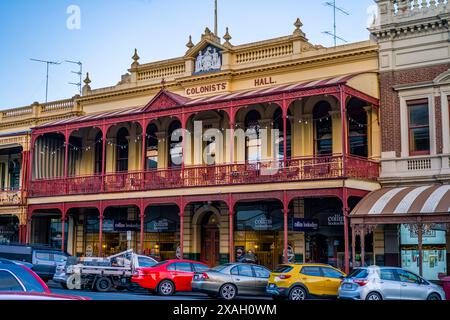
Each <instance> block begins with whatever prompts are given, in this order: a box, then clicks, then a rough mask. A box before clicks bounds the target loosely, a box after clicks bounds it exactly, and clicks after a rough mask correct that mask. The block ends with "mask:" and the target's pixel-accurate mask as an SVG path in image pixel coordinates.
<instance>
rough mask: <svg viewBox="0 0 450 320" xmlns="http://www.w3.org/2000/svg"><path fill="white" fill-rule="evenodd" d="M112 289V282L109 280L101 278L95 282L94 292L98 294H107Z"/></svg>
mask: <svg viewBox="0 0 450 320" xmlns="http://www.w3.org/2000/svg"><path fill="white" fill-rule="evenodd" d="M111 288H112V281H111V279H110V278H107V277H101V278H100V279H98V280H97V281H96V282H95V290H97V291H98V292H108V291H110V290H111Z"/></svg>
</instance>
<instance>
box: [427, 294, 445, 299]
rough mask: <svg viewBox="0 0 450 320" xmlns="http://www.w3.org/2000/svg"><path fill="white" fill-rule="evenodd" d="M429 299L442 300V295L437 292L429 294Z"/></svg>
mask: <svg viewBox="0 0 450 320" xmlns="http://www.w3.org/2000/svg"><path fill="white" fill-rule="evenodd" d="M427 300H442V299H441V296H440V295H438V294H437V293H432V294H430V295H429V296H428V298H427Z"/></svg>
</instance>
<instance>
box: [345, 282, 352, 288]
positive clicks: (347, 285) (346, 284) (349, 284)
mask: <svg viewBox="0 0 450 320" xmlns="http://www.w3.org/2000/svg"><path fill="white" fill-rule="evenodd" d="M352 287H353V286H352V285H351V283H345V284H344V285H343V288H344V289H351V288H352Z"/></svg>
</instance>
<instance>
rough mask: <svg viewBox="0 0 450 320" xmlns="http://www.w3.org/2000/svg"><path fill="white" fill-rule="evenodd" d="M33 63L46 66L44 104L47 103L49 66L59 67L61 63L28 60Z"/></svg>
mask: <svg viewBox="0 0 450 320" xmlns="http://www.w3.org/2000/svg"><path fill="white" fill-rule="evenodd" d="M30 60H31V61H34V62H41V63H45V64H47V77H46V83H45V103H47V102H48V71H49V66H50V65H59V64H61V62H55V61H46V60H39V59H30Z"/></svg>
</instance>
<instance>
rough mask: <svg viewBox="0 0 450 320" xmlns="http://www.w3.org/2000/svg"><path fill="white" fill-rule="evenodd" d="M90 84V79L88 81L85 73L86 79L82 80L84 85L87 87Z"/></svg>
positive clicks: (87, 74)
mask: <svg viewBox="0 0 450 320" xmlns="http://www.w3.org/2000/svg"><path fill="white" fill-rule="evenodd" d="M90 83H91V79H89V72H87V73H86V79H84V84H85V85H87V86H88V85H89V84H90Z"/></svg>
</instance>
